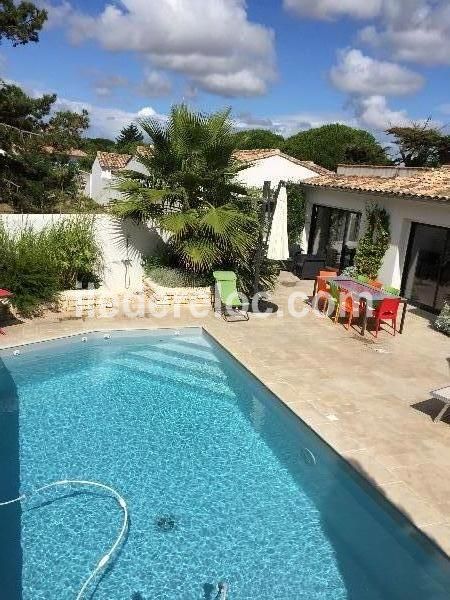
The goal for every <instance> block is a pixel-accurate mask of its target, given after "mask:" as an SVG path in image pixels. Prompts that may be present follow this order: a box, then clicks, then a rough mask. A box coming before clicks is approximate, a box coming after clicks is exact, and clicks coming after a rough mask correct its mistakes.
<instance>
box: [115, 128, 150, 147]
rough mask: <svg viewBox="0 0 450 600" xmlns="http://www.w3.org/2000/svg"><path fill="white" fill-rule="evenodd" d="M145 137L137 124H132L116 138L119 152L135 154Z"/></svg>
mask: <svg viewBox="0 0 450 600" xmlns="http://www.w3.org/2000/svg"><path fill="white" fill-rule="evenodd" d="M143 141H144V135H143V133H142V131H140V130H139V128H138V126H137V125H136V123H130V124H129V125H127V126H126V127H124V128H123V129H122V130H121V132H120V133H119V135H118V136H117V138H116V146H117V150H118V151H119V152H124V153H128V154H134V153H135V151H136V147H137V146H138V145H139V144H142V142H143Z"/></svg>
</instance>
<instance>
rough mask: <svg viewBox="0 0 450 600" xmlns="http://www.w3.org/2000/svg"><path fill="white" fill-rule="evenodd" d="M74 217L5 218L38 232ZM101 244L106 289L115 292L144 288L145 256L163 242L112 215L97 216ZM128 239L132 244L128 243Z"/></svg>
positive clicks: (151, 231) (147, 229)
mask: <svg viewBox="0 0 450 600" xmlns="http://www.w3.org/2000/svg"><path fill="white" fill-rule="evenodd" d="M70 217H71V215H15V214H14V215H2V216H1V219H2V220H3V222H4V223H5V224H6V226H7V227H8V228H9V229H11V230H14V229H17V228H20V227H22V226H24V225H26V224H27V225H28V226H31V227H33V228H35V229H37V230H40V229H42V228H43V227H45V226H46V225H49V224H51V223H52V222H55V221H58V220H60V219H63V218H70ZM93 218H94V219H95V231H96V237H97V241H98V243H99V245H100V247H101V249H102V252H103V260H104V270H103V277H102V279H103V283H102V286H101V287H102V288H104V289H105V290H108V291H111V292H119V291H124V290H125V289H128V290H131V291H140V290H142V289H143V281H142V278H143V274H144V271H143V269H142V264H141V263H142V257H143V256H148V255H151V254H152V253H153V252H154V251H155V249H156V248H157V246H158V245H159V244H161V243H162V240H161V237H160V236H159V234H158V232H157V230H156V229H155V228H153V227H151V226H147V225H137V224H136V223H135V222H134V221H132V220H127V221H120V220H117V219H114V218H113V217H110V216H109V215H95V216H93ZM127 240H128V244H127Z"/></svg>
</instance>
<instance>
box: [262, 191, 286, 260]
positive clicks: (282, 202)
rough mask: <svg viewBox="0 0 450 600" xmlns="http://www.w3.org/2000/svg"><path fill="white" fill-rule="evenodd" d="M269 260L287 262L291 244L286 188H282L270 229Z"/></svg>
mask: <svg viewBox="0 0 450 600" xmlns="http://www.w3.org/2000/svg"><path fill="white" fill-rule="evenodd" d="M267 258H269V259H270V260H287V259H288V258H289V243H288V232H287V192H286V186H285V185H283V186H281V188H280V191H279V193H278V198H277V204H276V206H275V212H274V213H273V219H272V227H271V228H270V233H269V240H268V248H267Z"/></svg>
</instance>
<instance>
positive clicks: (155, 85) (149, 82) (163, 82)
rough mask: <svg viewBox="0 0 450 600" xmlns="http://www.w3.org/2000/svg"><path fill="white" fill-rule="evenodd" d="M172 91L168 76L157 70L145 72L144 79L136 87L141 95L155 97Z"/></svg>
mask: <svg viewBox="0 0 450 600" xmlns="http://www.w3.org/2000/svg"><path fill="white" fill-rule="evenodd" d="M171 91H172V84H171V83H170V80H169V78H168V77H167V76H166V75H164V74H163V73H160V72H159V71H150V70H147V71H146V72H145V77H144V81H143V82H142V83H141V85H140V86H139V87H138V92H139V93H140V94H141V95H143V96H148V97H150V98H156V97H158V96H167V95H168V94H170V92H171Z"/></svg>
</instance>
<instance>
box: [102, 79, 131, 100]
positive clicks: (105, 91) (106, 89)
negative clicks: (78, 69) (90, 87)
mask: <svg viewBox="0 0 450 600" xmlns="http://www.w3.org/2000/svg"><path fill="white" fill-rule="evenodd" d="M128 83H129V82H128V79H127V78H126V77H122V75H108V76H106V77H101V78H99V79H96V80H95V81H94V92H95V93H96V94H97V96H100V97H102V98H105V97H108V96H111V95H112V93H113V92H114V90H115V89H117V88H120V87H125V86H126V85H128Z"/></svg>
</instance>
